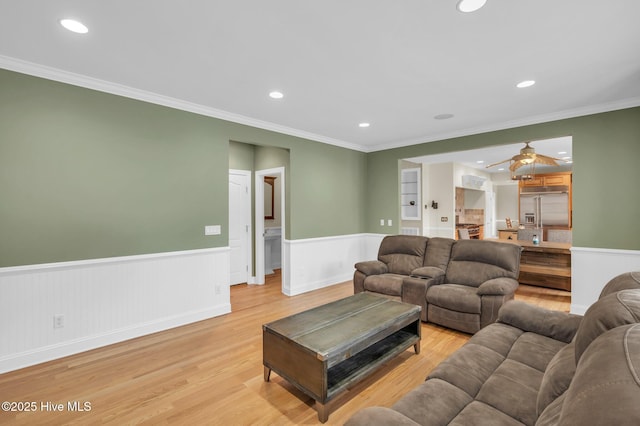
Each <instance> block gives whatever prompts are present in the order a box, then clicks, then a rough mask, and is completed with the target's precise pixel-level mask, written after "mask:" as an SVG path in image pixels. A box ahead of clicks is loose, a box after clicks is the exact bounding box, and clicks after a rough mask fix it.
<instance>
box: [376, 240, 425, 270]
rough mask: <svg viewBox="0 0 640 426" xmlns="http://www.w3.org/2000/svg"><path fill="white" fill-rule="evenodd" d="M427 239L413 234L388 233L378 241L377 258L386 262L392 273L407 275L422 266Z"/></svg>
mask: <svg viewBox="0 0 640 426" xmlns="http://www.w3.org/2000/svg"><path fill="white" fill-rule="evenodd" d="M427 240H428V238H426V237H419V236H415V235H388V236H386V237H384V238H383V239H382V242H381V243H380V248H379V249H378V260H379V261H381V262H384V263H386V264H387V268H388V269H389V272H390V273H392V274H401V275H409V274H411V271H413V270H414V269H416V268H419V267H420V266H422V262H423V260H424V254H425V250H426V247H427Z"/></svg>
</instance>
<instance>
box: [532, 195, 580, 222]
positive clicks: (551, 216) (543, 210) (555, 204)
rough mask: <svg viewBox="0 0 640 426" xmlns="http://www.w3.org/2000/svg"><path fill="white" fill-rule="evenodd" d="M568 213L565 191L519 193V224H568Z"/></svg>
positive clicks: (567, 200) (567, 197)
mask: <svg viewBox="0 0 640 426" xmlns="http://www.w3.org/2000/svg"><path fill="white" fill-rule="evenodd" d="M570 214H571V212H570V211H569V194H568V193H566V192H544V193H541V192H538V193H521V194H520V224H522V225H524V226H526V227H530V228H544V227H545V226H551V225H554V226H569V215H570Z"/></svg>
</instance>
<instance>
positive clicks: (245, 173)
mask: <svg viewBox="0 0 640 426" xmlns="http://www.w3.org/2000/svg"><path fill="white" fill-rule="evenodd" d="M232 174H234V175H240V176H245V177H248V181H247V183H248V185H247V191H248V192H249V203H248V204H249V205H248V206H245V209H244V211H243V212H242V214H243V215H244V216H245V220H246V223H247V224H248V226H249V229H248V230H247V232H246V234H245V235H246V238H247V268H248V269H247V283H248V284H251V281H252V280H253V276H252V275H251V266H252V264H253V258H252V257H253V241H252V237H253V232H252V229H251V228H252V220H251V198H252V194H251V175H252V172H251V170H239V169H229V175H232ZM229 196H231V195H229ZM229 204H231V203H229ZM227 227H229V232H231V229H230V228H231V227H230V226H229V224H227ZM229 263H231V259H229Z"/></svg>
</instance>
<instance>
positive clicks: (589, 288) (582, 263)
mask: <svg viewBox="0 0 640 426" xmlns="http://www.w3.org/2000/svg"><path fill="white" fill-rule="evenodd" d="M631 271H640V251H638V250H617V249H602V248H586V247H572V248H571V312H572V313H574V314H580V315H584V313H585V312H586V311H587V309H588V308H589V306H591V305H592V304H593V303H594V302H595V301H596V300H598V296H600V292H601V291H602V288H603V287H604V286H605V284H606V283H607V282H609V280H610V279H611V278H613V277H615V276H617V275H620V274H622V273H625V272H631Z"/></svg>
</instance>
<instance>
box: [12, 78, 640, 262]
mask: <svg viewBox="0 0 640 426" xmlns="http://www.w3.org/2000/svg"><path fill="white" fill-rule="evenodd" d="M0 94H1V96H0V267H5V266H17V265H27V264H38V263H48V262H58V261H67V260H82V259H92V258H102V257H111V256H126V255H133V254H145V253H157V252H166V251H175V250H189V249H198V248H208V247H224V246H226V245H227V244H228V235H227V224H228V169H229V168H230V167H232V168H242V167H236V166H234V165H233V164H231V163H230V160H229V158H230V143H229V142H230V141H237V142H242V143H246V144H250V145H255V146H259V147H261V149H266V147H277V148H282V150H287V151H288V153H289V166H288V168H287V171H286V173H287V176H286V183H287V188H286V191H287V194H286V196H287V210H288V211H287V229H286V231H285V232H286V238H288V239H292V240H296V239H303V238H314V237H324V236H334V235H344V234H354V233H361V232H381V233H386V232H389V230H390V229H391V230H395V229H396V228H395V227H394V228H389V227H381V226H380V225H379V220H380V219H381V218H385V219H387V218H388V219H394V221H395V222H394V223H396V224H397V223H398V219H399V217H400V214H399V207H398V160H399V159H402V158H407V157H414V156H419V155H427V154H435V153H441V152H448V151H458V150H465V149H474V148H479V147H484V146H489V145H499V144H510V143H514V142H521V141H526V140H532V139H544V138H551V137H557V136H565V135H571V136H573V157H574V192H573V203H574V245H576V246H579V247H597V248H619V249H634V250H637V249H640V238H638V236H639V235H640V222H639V221H638V220H637V219H636V218H637V212H638V211H640V197H638V189H637V187H636V182H639V181H640V172H639V168H638V166H637V158H639V157H640V108H631V109H626V110H620V111H614V112H609V113H603V114H595V115H590V116H584V117H578V118H572V119H566V120H559V121H553V122H549V123H543V124H537V125H531V126H523V127H518V128H514V129H508V130H502V131H496V132H490V133H483V134H477V135H472V136H466V137H460V138H454V139H449V140H443V141H436V142H430V143H425V144H418V145H413V146H410V147H405V148H398V149H393V150H387V151H380V152H375V153H370V154H364V153H361V152H357V151H353V150H349V149H345V148H339V147H336V146H331V145H326V144H322V143H318V142H314V141H309V140H306V139H302V138H297V137H294V136H288V135H283V134H280V133H276V132H271V131H267V130H262V129H257V128H254V127H251V126H246V125H241V124H237V123H231V122H227V121H223V120H218V119H215V118H211V117H205V116H201V115H197V114H193V113H188V112H184V111H178V110H175V109H171V108H167V107H162V106H158V105H153V104H149V103H145V102H141V101H136V100H132V99H128V98H124V97H120V96H115V95H110V94H106V93H102V92H97V91H93V90H89V89H84V88H80V87H75V86H71V85H67V84H63V83H57V82H53V81H49V80H45V79H41V78H37V77H31V76H27V75H23V74H18V73H14V72H11V71H6V70H0ZM278 152H284V151H278ZM276 157H277V155H276ZM261 158H267V159H268V158H270V157H269V156H268V155H267V156H261ZM254 161H258V160H254ZM265 161H271V160H265ZM269 167H271V166H265V165H264V164H260V166H259V168H269ZM215 224H220V225H222V231H223V232H222V235H220V236H204V226H205V225H215Z"/></svg>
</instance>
